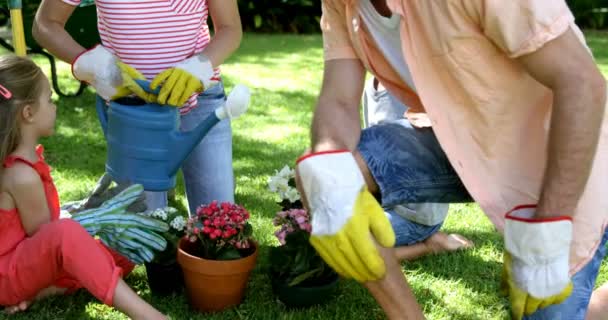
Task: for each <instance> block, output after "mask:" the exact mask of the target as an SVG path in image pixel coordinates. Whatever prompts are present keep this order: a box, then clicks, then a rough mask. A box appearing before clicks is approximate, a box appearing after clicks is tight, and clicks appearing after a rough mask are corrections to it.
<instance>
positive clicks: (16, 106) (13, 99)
mask: <svg viewBox="0 0 608 320" xmlns="http://www.w3.org/2000/svg"><path fill="white" fill-rule="evenodd" d="M44 81H47V80H46V77H45V75H44V73H43V72H42V70H41V69H40V68H39V67H38V66H37V65H36V64H35V63H34V62H33V61H32V60H30V59H29V58H26V57H18V56H15V55H12V54H9V55H3V56H0V85H1V86H2V87H4V88H5V89H6V90H2V91H3V94H0V161H4V159H5V158H6V157H7V156H8V155H9V154H11V153H12V152H14V151H15V149H16V148H17V145H18V144H19V142H20V140H21V132H20V130H19V127H20V120H21V116H20V115H21V112H22V110H23V108H24V107H25V106H26V105H28V104H29V105H31V106H34V107H37V106H38V99H39V98H40V96H41V95H42V90H43V88H44V86H43V83H44ZM3 169H4V167H3V166H2V163H0V176H2V171H3Z"/></svg>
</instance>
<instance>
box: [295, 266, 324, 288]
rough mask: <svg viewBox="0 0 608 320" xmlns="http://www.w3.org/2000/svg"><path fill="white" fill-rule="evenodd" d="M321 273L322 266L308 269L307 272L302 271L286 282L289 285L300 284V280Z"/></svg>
mask: <svg viewBox="0 0 608 320" xmlns="http://www.w3.org/2000/svg"><path fill="white" fill-rule="evenodd" d="M321 273H323V268H322V267H319V268H316V269H313V270H310V271H308V272H304V273H302V274H300V275H299V276H297V277H295V278H293V280H291V281H290V282H289V283H288V285H289V286H290V287H293V286H297V285H298V284H300V283H302V282H304V281H306V280H308V279H310V278H313V277H316V276H318V275H320V274H321Z"/></svg>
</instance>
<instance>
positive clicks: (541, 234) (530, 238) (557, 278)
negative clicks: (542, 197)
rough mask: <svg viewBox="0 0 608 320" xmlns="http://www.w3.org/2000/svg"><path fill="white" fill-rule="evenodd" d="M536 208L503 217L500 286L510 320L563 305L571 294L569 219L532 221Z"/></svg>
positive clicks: (517, 211)
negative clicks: (504, 249)
mask: <svg viewBox="0 0 608 320" xmlns="http://www.w3.org/2000/svg"><path fill="white" fill-rule="evenodd" d="M535 208H536V206H520V207H516V208H515V209H513V210H512V211H510V212H509V213H507V215H506V220H505V248H506V251H505V253H504V265H503V279H502V287H503V291H504V293H505V294H507V295H508V296H509V300H510V301H511V314H512V317H513V319H516V320H521V319H522V318H523V317H524V316H528V315H531V314H532V313H534V312H535V311H536V310H538V309H542V308H545V307H548V306H550V305H553V304H559V303H562V302H563V301H564V300H566V299H567V298H568V297H569V296H570V294H571V293H572V282H571V280H570V276H569V264H568V259H569V253H570V242H571V241H572V219H571V218H570V217H565V216H564V217H556V218H551V219H534V218H533V217H534V212H535Z"/></svg>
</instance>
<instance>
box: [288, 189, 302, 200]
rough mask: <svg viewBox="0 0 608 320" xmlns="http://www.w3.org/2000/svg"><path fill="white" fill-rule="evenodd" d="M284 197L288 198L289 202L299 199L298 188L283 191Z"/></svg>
mask: <svg viewBox="0 0 608 320" xmlns="http://www.w3.org/2000/svg"><path fill="white" fill-rule="evenodd" d="M285 198H287V199H288V200H289V202H291V203H294V202H296V201H298V200H300V193H299V192H298V189H296V188H290V189H289V190H287V192H286V193H285Z"/></svg>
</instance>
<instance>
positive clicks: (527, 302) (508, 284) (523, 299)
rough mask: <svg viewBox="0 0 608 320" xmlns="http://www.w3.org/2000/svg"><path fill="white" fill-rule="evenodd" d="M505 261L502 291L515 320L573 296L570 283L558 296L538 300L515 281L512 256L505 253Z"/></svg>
mask: <svg viewBox="0 0 608 320" xmlns="http://www.w3.org/2000/svg"><path fill="white" fill-rule="evenodd" d="M503 259H504V261H503V271H502V279H501V281H502V283H501V290H502V293H503V294H504V295H505V296H507V297H508V298H509V301H510V302H511V316H512V318H513V320H521V319H523V317H524V316H530V315H531V314H533V313H534V312H536V310H538V309H542V308H546V307H548V306H550V305H553V304H560V303H562V302H564V301H565V300H566V299H568V297H569V296H570V294H572V288H573V287H572V283H571V282H570V283H568V285H567V286H566V288H565V289H564V290H563V291H562V292H561V293H559V294H557V295H554V296H550V297H548V298H544V299H538V298H535V297H533V296H531V295H530V294H529V293H526V292H525V291H523V290H521V289H519V288H518V287H517V285H515V283H514V281H513V276H512V272H511V264H512V262H511V255H510V254H509V253H508V252H505V253H504V255H503Z"/></svg>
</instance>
